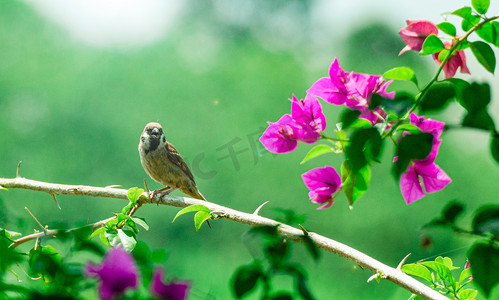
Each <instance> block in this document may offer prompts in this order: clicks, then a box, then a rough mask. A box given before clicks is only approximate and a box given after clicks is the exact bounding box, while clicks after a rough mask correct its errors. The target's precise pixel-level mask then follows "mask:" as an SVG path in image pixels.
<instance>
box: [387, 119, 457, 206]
mask: <svg viewBox="0 0 499 300" xmlns="http://www.w3.org/2000/svg"><path fill="white" fill-rule="evenodd" d="M410 121H411V124H414V125H416V126H417V127H418V128H419V129H420V130H421V132H425V133H431V134H432V135H433V145H432V149H431V152H430V154H428V156H427V157H425V158H424V159H420V160H413V161H411V163H410V164H409V167H408V168H407V170H406V171H405V172H404V173H402V175H401V176H400V191H401V192H402V196H403V197H404V200H405V202H406V203H407V204H411V203H412V202H414V201H416V200H419V199H421V198H423V197H424V196H425V195H426V193H434V192H438V191H440V190H442V189H443V188H444V187H446V186H447V185H448V184H449V183H451V182H452V180H451V179H450V178H449V176H447V174H446V173H445V172H444V171H443V170H442V169H441V168H440V167H439V166H438V165H437V164H435V158H436V157H437V153H438V149H439V147H440V143H441V140H439V139H438V138H439V137H440V135H441V134H442V130H443V128H444V123H443V122H440V121H435V120H430V119H425V118H424V117H418V116H417V115H416V114H414V113H412V114H411V116H410ZM396 159H397V157H395V160H396ZM420 179H421V180H420ZM421 181H422V182H421ZM421 183H423V184H424V188H425V190H426V193H425V192H424V191H423V187H422V185H421Z"/></svg>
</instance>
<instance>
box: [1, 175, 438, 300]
mask: <svg viewBox="0 0 499 300" xmlns="http://www.w3.org/2000/svg"><path fill="white" fill-rule="evenodd" d="M0 186H1V187H4V188H8V189H28V190H34V191H40V192H45V193H49V194H51V195H81V196H92V197H107V198H118V199H127V196H126V194H127V190H124V189H117V188H102V187H93V186H85V185H66V184H53V183H46V182H41V181H35V180H30V179H26V178H21V177H18V178H12V179H11V178H0ZM148 203H153V204H157V203H159V204H162V205H168V206H175V207H187V206H190V205H194V204H201V205H204V206H206V207H208V208H209V209H210V210H211V211H212V212H214V213H216V214H217V215H218V216H219V217H220V218H224V219H227V220H231V221H235V222H238V223H242V224H247V225H250V226H264V225H268V226H278V233H279V234H280V235H281V236H283V237H284V238H286V239H288V240H292V241H296V242H303V237H304V235H305V234H308V236H309V237H310V239H311V240H312V241H313V243H314V244H315V246H316V247H317V248H320V249H323V250H325V251H328V252H331V253H334V254H336V255H339V256H341V257H343V258H346V259H348V260H350V261H352V262H354V263H355V264H358V265H359V266H361V267H362V268H364V269H367V270H370V271H372V272H373V273H375V274H380V277H381V278H383V279H386V280H389V281H391V282H393V283H395V284H397V285H399V286H400V287H402V288H404V289H406V290H408V291H410V292H412V293H414V294H416V295H418V296H419V297H421V298H423V299H431V300H444V299H445V300H448V298H447V297H445V296H443V295H442V294H440V293H439V292H437V291H435V290H433V289H431V288H430V287H428V286H426V285H425V284H423V283H421V282H419V281H418V280H416V279H414V278H412V277H410V276H409V275H407V274H405V273H403V272H402V271H401V270H399V269H397V268H392V267H390V266H388V265H385V264H383V263H381V262H380V261H378V260H376V259H374V258H372V257H370V256H368V255H367V254H365V253H363V252H360V251H358V250H356V249H354V248H351V247H349V246H347V245H345V244H342V243H340V242H337V241H335V240H332V239H330V238H327V237H325V236H322V235H320V234H317V233H314V232H307V233H305V232H304V231H302V230H300V229H297V228H294V227H292V226H289V225H286V224H283V223H280V222H277V221H275V220H272V219H269V218H265V217H262V216H259V215H258V214H249V213H244V212H241V211H237V210H234V209H231V208H228V207H225V206H222V205H218V204H215V203H211V202H208V201H202V200H197V199H192V198H187V197H178V196H172V195H164V196H162V197H158V195H155V197H154V198H152V199H146V200H141V203H140V205H142V204H148ZM105 221H107V220H104V221H101V222H97V223H94V224H92V226H97V227H95V228H98V227H102V226H103V224H104V223H105ZM56 234H57V232H55V231H54V232H52V231H51V230H48V231H47V232H40V233H37V234H34V235H29V236H25V237H22V238H20V239H18V240H16V241H15V243H18V244H20V243H21V242H22V243H24V242H26V241H28V240H32V239H36V238H39V237H42V236H54V235H56ZM35 235H36V236H35Z"/></svg>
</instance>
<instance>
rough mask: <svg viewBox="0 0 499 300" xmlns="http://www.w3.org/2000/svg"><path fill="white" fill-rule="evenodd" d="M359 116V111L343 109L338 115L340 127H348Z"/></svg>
mask: <svg viewBox="0 0 499 300" xmlns="http://www.w3.org/2000/svg"><path fill="white" fill-rule="evenodd" d="M359 116H360V111H357V110H351V109H348V108H347V109H345V110H343V112H342V113H341V116H340V121H341V128H342V129H343V130H345V129H347V128H350V127H351V126H352V124H354V123H355V121H357V120H358V119H359Z"/></svg>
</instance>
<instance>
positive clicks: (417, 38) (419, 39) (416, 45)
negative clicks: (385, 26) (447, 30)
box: [399, 20, 438, 55]
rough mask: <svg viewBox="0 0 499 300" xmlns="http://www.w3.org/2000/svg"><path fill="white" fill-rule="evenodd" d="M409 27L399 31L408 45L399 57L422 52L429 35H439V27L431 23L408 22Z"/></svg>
mask: <svg viewBox="0 0 499 300" xmlns="http://www.w3.org/2000/svg"><path fill="white" fill-rule="evenodd" d="M406 23H407V27H405V28H402V29H401V30H400V31H399V34H400V37H401V38H402V40H403V41H404V43H405V44H406V46H405V47H404V48H403V49H402V51H400V53H399V55H401V54H402V53H404V52H406V51H409V50H414V51H418V52H419V51H421V49H422V48H423V43H424V41H425V39H426V38H427V37H428V36H429V35H432V34H434V35H437V34H438V29H437V27H436V26H435V25H434V24H433V23H431V22H429V21H409V20H407V21H406Z"/></svg>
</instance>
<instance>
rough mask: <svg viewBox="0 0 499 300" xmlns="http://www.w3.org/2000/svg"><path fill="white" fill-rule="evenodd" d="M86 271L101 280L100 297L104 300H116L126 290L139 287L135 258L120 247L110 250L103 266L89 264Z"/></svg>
mask: <svg viewBox="0 0 499 300" xmlns="http://www.w3.org/2000/svg"><path fill="white" fill-rule="evenodd" d="M86 271H87V274H89V275H90V276H94V277H98V278H99V280H100V286H99V295H100V298H101V299H103V300H111V299H114V298H116V297H118V296H120V295H122V294H123V293H124V292H125V290H126V289H128V288H135V287H136V286H137V276H138V275H137V273H138V271H137V265H136V264H135V261H134V259H133V257H132V256H131V255H130V254H128V253H127V252H126V251H125V250H123V249H122V248H120V247H116V248H112V249H111V250H109V252H108V253H107V254H106V256H105V258H104V261H103V262H102V264H100V265H95V264H92V263H90V264H88V265H87V270H86Z"/></svg>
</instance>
